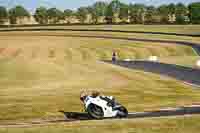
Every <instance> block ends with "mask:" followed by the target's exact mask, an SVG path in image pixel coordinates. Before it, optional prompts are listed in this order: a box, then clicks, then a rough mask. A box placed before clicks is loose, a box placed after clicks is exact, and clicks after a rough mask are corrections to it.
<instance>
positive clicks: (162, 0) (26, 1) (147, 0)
mask: <svg viewBox="0 0 200 133" xmlns="http://www.w3.org/2000/svg"><path fill="white" fill-rule="evenodd" d="M96 1H107V2H109V1H111V0H0V6H6V7H8V8H11V7H13V6H15V5H22V6H24V7H26V8H27V9H28V10H29V11H31V12H34V10H35V8H36V7H39V6H45V7H57V8H59V9H61V10H64V9H74V10H75V9H77V8H78V7H80V6H88V5H92V4H93V3H94V2H96ZM120 1H121V2H124V3H127V4H128V3H143V4H146V5H155V6H158V5H161V4H167V3H178V2H182V3H185V4H188V3H191V2H197V1H198V2H200V0H120Z"/></svg>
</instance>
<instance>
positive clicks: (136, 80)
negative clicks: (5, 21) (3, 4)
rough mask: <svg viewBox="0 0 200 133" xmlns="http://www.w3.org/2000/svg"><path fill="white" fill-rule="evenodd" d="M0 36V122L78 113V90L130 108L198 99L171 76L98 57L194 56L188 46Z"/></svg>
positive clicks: (195, 92)
mask: <svg viewBox="0 0 200 133" xmlns="http://www.w3.org/2000/svg"><path fill="white" fill-rule="evenodd" d="M26 34H28V33H26ZM32 34H34V33H32ZM0 40H1V41H0V42H1V48H3V49H4V50H3V51H2V52H1V60H0V69H1V71H0V82H1V87H0V95H1V96H0V110H1V112H0V120H1V121H0V122H4V121H9V120H19V119H22V120H23V119H31V118H43V119H48V118H50V117H62V114H60V113H58V110H60V109H64V110H66V111H81V110H82V105H81V104H80V101H79V98H78V97H79V93H80V91H81V89H82V88H89V89H90V88H99V89H100V90H101V91H102V92H103V93H105V94H106V95H114V96H116V97H117V99H119V101H121V102H122V103H123V104H124V105H125V106H127V107H128V109H129V110H131V111H143V110H152V109H158V108H161V107H168V106H179V105H185V104H192V103H194V102H198V101H199V100H200V99H199V96H200V94H199V93H197V92H198V90H192V89H191V87H189V86H185V85H183V84H181V83H179V82H177V81H175V80H172V79H169V78H165V77H160V76H158V75H154V74H150V73H144V72H140V71H133V70H129V69H124V68H120V67H117V66H113V65H109V64H105V63H102V62H100V61H98V60H100V59H110V58H111V54H112V51H113V50H114V49H117V50H118V52H119V55H120V58H147V57H148V56H150V55H157V56H160V57H165V56H172V55H176V56H178V55H179V56H182V55H187V53H188V55H195V54H194V53H193V50H192V49H191V48H189V47H183V46H168V45H166V46H163V45H161V44H156V45H155V44H151V43H148V44H147V43H139V42H132V41H123V40H121V41H120V40H112V39H110V40H109V39H108V40H105V39H88V38H70V37H38V36H35V37H34V36H22V35H21V36H17V35H15V36H1V37H0ZM16 51H18V52H17V54H16ZM186 51H187V52H186ZM188 51H190V52H188ZM13 53H15V54H13ZM144 83H145V84H144ZM69 107H70V108H69Z"/></svg>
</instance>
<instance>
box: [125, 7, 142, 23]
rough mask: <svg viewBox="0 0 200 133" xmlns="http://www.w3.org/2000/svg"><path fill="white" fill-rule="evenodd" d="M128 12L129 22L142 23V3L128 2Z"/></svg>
mask: <svg viewBox="0 0 200 133" xmlns="http://www.w3.org/2000/svg"><path fill="white" fill-rule="evenodd" d="M129 12H130V13H129V14H130V21H131V23H135V24H143V23H144V14H145V6H144V5H142V4H134V5H133V4H130V5H129Z"/></svg>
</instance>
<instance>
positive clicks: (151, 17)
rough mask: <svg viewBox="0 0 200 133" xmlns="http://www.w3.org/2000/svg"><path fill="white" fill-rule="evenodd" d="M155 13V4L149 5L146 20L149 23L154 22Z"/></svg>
mask: <svg viewBox="0 0 200 133" xmlns="http://www.w3.org/2000/svg"><path fill="white" fill-rule="evenodd" d="M155 15H156V8H155V7H154V6H148V7H147V8H146V14H145V22H146V23H147V24H152V23H154V16H155Z"/></svg>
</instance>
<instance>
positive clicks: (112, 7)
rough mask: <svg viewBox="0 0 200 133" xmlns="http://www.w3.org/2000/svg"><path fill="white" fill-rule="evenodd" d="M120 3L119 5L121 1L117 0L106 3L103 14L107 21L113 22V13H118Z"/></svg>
mask: <svg viewBox="0 0 200 133" xmlns="http://www.w3.org/2000/svg"><path fill="white" fill-rule="evenodd" d="M120 5H121V3H120V1H119V0H113V1H111V3H110V4H109V5H108V7H107V10H106V15H105V16H106V20H107V22H108V23H113V22H115V15H116V14H119V12H120Z"/></svg>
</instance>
